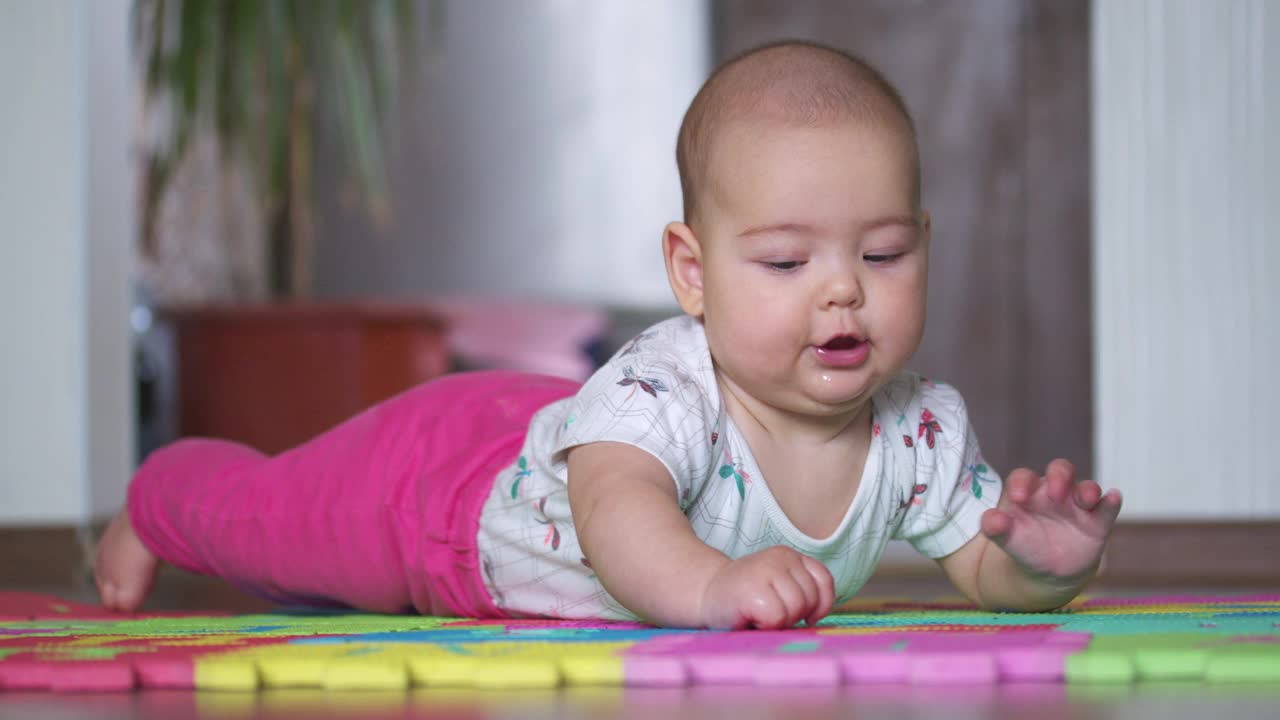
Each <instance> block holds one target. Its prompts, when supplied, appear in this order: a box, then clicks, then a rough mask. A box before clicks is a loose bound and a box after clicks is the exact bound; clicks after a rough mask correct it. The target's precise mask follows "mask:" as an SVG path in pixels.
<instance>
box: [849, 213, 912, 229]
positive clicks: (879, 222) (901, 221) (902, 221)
mask: <svg viewBox="0 0 1280 720" xmlns="http://www.w3.org/2000/svg"><path fill="white" fill-rule="evenodd" d="M892 225H902V226H904V227H909V228H918V227H920V226H921V225H923V222H922V221H921V219H920V216H918V215H891V216H889V217H882V218H879V219H876V220H872V221H871V222H869V223H866V224H865V225H863V226H862V231H863V232H870V231H872V230H879V229H880V228H883V227H889V226H892Z"/></svg>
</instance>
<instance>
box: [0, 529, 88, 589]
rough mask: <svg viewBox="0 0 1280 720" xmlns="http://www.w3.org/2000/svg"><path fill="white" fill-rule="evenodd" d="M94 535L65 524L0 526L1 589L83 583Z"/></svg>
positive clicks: (86, 530)
mask: <svg viewBox="0 0 1280 720" xmlns="http://www.w3.org/2000/svg"><path fill="white" fill-rule="evenodd" d="M95 537H96V535H95V534H94V531H93V530H90V529H83V530H82V529H81V528H77V527H67V526H63V527H17V528H0V588H2V589H13V588H32V587H54V586H61V585H66V584H71V583H80V582H82V581H83V580H84V578H85V577H86V575H87V573H88V572H89V564H88V561H87V558H90V557H92V555H93V553H92V543H93V539H94V538H95Z"/></svg>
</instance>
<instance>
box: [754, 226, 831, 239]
mask: <svg viewBox="0 0 1280 720" xmlns="http://www.w3.org/2000/svg"><path fill="white" fill-rule="evenodd" d="M817 232H818V231H817V229H816V228H814V227H813V226H812V225H807V224H805V223H794V222H784V223H766V224H764V225H753V226H751V227H749V228H747V229H746V230H743V231H742V232H740V233H738V237H740V238H750V237H757V236H760V235H775V234H791V235H814V234H817Z"/></svg>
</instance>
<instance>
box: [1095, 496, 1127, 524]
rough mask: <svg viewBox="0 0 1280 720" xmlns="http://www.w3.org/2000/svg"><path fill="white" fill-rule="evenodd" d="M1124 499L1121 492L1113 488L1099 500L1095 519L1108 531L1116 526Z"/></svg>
mask: <svg viewBox="0 0 1280 720" xmlns="http://www.w3.org/2000/svg"><path fill="white" fill-rule="evenodd" d="M1123 502H1124V498H1123V497H1122V496H1121V495H1120V491H1119V490H1116V489H1115V488H1112V489H1110V490H1108V491H1107V492H1106V494H1105V495H1103V496H1102V498H1101V499H1100V500H1098V504H1097V506H1095V507H1094V509H1093V513H1094V517H1096V518H1098V520H1099V522H1101V523H1102V526H1103V527H1105V528H1106V529H1107V530H1108V531H1110V530H1111V526H1112V525H1114V524H1115V522H1116V517H1117V516H1118V515H1120V505H1121V504H1123Z"/></svg>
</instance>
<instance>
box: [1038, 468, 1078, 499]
mask: <svg viewBox="0 0 1280 720" xmlns="http://www.w3.org/2000/svg"><path fill="white" fill-rule="evenodd" d="M1075 478H1076V468H1075V466H1074V465H1072V464H1071V463H1070V462H1068V461H1066V460H1063V459H1061V458H1059V459H1057V460H1054V461H1053V462H1051V463H1049V468H1048V469H1047V470H1045V475H1044V485H1045V488H1044V489H1045V492H1046V493H1048V495H1049V499H1050V500H1052V501H1054V502H1055V503H1060V502H1064V501H1066V499H1067V497H1068V496H1070V495H1071V487H1072V485H1073V484H1074V483H1075Z"/></svg>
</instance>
